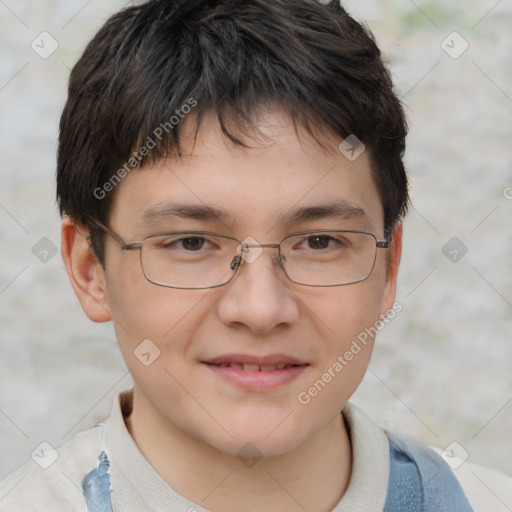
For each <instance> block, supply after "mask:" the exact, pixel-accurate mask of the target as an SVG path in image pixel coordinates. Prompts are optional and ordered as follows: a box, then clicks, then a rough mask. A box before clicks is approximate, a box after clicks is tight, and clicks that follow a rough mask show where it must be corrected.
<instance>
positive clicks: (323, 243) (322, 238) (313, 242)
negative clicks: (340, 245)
mask: <svg viewBox="0 0 512 512" xmlns="http://www.w3.org/2000/svg"><path fill="white" fill-rule="evenodd" d="M332 241H334V238H333V237H332V236H329V235H313V236H310V237H308V239H307V243H308V248H309V249H327V247H329V244H330V243H331V242H332Z"/></svg>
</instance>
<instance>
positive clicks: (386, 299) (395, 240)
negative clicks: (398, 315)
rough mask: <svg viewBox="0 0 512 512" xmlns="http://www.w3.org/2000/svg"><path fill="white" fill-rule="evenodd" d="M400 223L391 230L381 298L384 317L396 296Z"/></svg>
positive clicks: (381, 313)
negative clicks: (384, 283) (384, 282)
mask: <svg viewBox="0 0 512 512" xmlns="http://www.w3.org/2000/svg"><path fill="white" fill-rule="evenodd" d="M402 234H403V226H402V223H401V222H400V223H398V224H397V225H396V226H395V229H394V230H393V237H392V239H391V246H390V248H389V258H388V262H387V272H386V285H385V289H384V295H383V298H382V305H381V311H380V315H381V317H385V316H386V315H387V314H388V312H389V311H390V309H392V307H393V304H394V302H395V298H396V280H397V277H398V268H399V266H400V260H401V258H402Z"/></svg>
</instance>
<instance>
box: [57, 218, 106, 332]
mask: <svg viewBox="0 0 512 512" xmlns="http://www.w3.org/2000/svg"><path fill="white" fill-rule="evenodd" d="M88 234H89V232H88V230H86V229H85V228H83V227H81V226H78V225H77V224H75V223H73V222H72V220H71V219H70V218H69V217H65V218H64V219H63V221H62V248H61V254H62V259H63V260H64V265H66V270H67V272H68V276H69V280H70V281H71V286H72V287H73V290H74V291H75V293H76V296H77V297H78V300H79V301H80V304H81V305H82V309H83V310H84V312H85V314H86V315H87V316H88V317H89V318H90V319H91V320H92V321H93V322H108V321H109V320H111V316H110V312H109V310H108V303H107V297H106V292H105V274H104V272H103V268H102V267H101V265H100V263H99V262H98V260H97V258H96V256H94V254H93V252H92V250H91V249H90V248H89V240H88V239H87V236H88Z"/></svg>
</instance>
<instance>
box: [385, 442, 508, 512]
mask: <svg viewBox="0 0 512 512" xmlns="http://www.w3.org/2000/svg"><path fill="white" fill-rule="evenodd" d="M388 436H389V438H390V456H391V464H390V484H391V478H392V476H393V466H394V474H395V477H396V474H397V473H402V478H401V479H400V478H399V479H398V483H397V479H396V478H395V485H396V486H397V487H398V488H400V485H402V486H404V485H405V486H407V485H408V480H410V478H411V474H415V475H417V478H418V480H419V481H421V482H422V487H423V492H422V499H423V501H424V503H425V504H427V503H432V506H434V507H440V508H439V510H447V511H448V510H449V511H450V512H453V511H459V510H461V511H465V510H473V511H474V512H488V511H489V510H492V511H493V512H502V511H503V512H506V511H510V510H511V506H512V478H510V477H509V476H506V475H504V474H502V473H500V472H499V471H496V470H493V469H489V468H486V467H483V466H479V465H477V464H473V463H470V462H466V461H463V460H458V459H457V458H455V457H447V456H444V457H442V452H441V450H439V449H438V448H435V447H430V446H427V445H425V444H422V443H419V442H416V441H411V440H407V439H403V438H399V437H395V436H393V435H390V434H389V433H388ZM406 466H408V471H403V468H404V467H406ZM404 475H406V476H405V477H404ZM422 510H423V509H422ZM425 510H431V509H430V508H428V506H426V508H425ZM436 510H437V508H436Z"/></svg>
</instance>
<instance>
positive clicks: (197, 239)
mask: <svg viewBox="0 0 512 512" xmlns="http://www.w3.org/2000/svg"><path fill="white" fill-rule="evenodd" d="M155 243H156V244H157V245H159V246H160V247H161V248H162V249H177V250H184V251H187V252H196V251H200V250H201V249H206V248H207V246H206V244H210V242H208V240H207V239H206V238H204V237H201V236H192V235H190V236H182V237H181V238H172V237H171V238H168V237H167V238H166V239H164V240H162V241H161V242H160V243H158V239H155ZM210 245H211V244H210Z"/></svg>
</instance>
